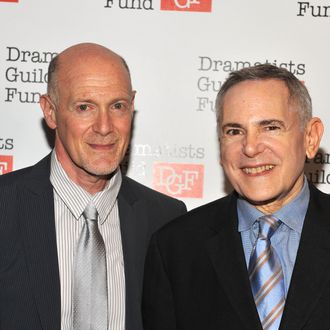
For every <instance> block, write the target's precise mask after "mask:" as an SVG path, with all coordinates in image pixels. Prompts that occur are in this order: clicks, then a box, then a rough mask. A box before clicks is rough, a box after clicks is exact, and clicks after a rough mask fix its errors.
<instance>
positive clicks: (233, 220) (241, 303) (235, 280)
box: [206, 195, 262, 330]
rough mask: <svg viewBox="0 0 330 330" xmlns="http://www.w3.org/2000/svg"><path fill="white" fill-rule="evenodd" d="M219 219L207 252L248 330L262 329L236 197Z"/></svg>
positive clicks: (208, 243) (222, 284) (216, 220)
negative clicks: (246, 258) (239, 222)
mask: <svg viewBox="0 0 330 330" xmlns="http://www.w3.org/2000/svg"><path fill="white" fill-rule="evenodd" d="M224 209H225V210H226V212H225V213H223V212H222V213H221V214H220V212H219V213H218V214H217V215H216V216H215V219H214V220H215V223H216V225H215V228H214V229H215V230H217V231H218V233H217V234H216V235H215V236H214V237H213V238H211V239H210V240H209V241H208V242H207V246H206V248H207V250H208V253H209V256H210V258H211V260H212V264H213V266H214V268H215V271H216V274H217V276H218V279H219V282H220V284H221V286H222V287H223V289H224V290H225V292H226V293H227V297H228V299H229V300H230V301H231V304H232V306H233V308H234V309H235V310H236V312H237V315H238V316H239V318H240V319H241V321H242V323H243V324H244V325H245V329H251V330H258V329H260V330H261V329H262V328H261V325H260V321H259V317H258V314H257V310H256V307H255V303H254V300H253V296H252V292H251V287H250V282H249V278H248V272H247V268H246V263H245V258H244V251H243V247H242V242H241V237H240V234H239V232H238V229H237V211H236V198H235V197H234V196H233V195H232V197H231V200H230V203H229V205H228V207H226V208H223V207H222V208H221V210H224Z"/></svg>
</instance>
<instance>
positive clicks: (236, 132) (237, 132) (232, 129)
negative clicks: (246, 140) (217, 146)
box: [225, 128, 243, 136]
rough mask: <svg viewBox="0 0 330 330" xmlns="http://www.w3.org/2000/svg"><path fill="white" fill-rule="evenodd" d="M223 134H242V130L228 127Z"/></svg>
mask: <svg viewBox="0 0 330 330" xmlns="http://www.w3.org/2000/svg"><path fill="white" fill-rule="evenodd" d="M225 134H226V135H231V136H233V135H241V134H243V132H242V131H241V130H240V129H238V128H230V129H228V130H226V132H225Z"/></svg>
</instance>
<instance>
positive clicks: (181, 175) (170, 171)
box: [153, 163, 204, 198]
mask: <svg viewBox="0 0 330 330" xmlns="http://www.w3.org/2000/svg"><path fill="white" fill-rule="evenodd" d="M203 183H204V165H199V164H174V163H155V164H154V180H153V188H154V189H156V190H158V191H160V192H162V193H164V194H166V195H169V196H173V197H183V198H185V197H192V198H202V197H203Z"/></svg>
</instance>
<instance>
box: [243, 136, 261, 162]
mask: <svg viewBox="0 0 330 330" xmlns="http://www.w3.org/2000/svg"><path fill="white" fill-rule="evenodd" d="M242 149H243V153H244V154H245V155H246V156H247V157H249V158H253V157H255V156H256V155H258V154H260V153H262V152H263V151H264V150H265V145H264V143H263V142H262V141H261V140H260V137H259V136H258V134H257V133H255V132H253V133H252V132H247V133H246V135H245V137H244V139H243V145H242Z"/></svg>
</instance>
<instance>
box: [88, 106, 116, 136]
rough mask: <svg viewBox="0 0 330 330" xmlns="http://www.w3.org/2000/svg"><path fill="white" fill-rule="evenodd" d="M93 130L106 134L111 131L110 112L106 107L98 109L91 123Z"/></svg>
mask: <svg viewBox="0 0 330 330" xmlns="http://www.w3.org/2000/svg"><path fill="white" fill-rule="evenodd" d="M93 130H94V132H96V133H98V134H100V135H103V136H106V135H108V134H109V133H111V132H112V131H113V122H112V118H111V114H110V112H109V111H107V110H106V109H99V111H98V113H97V116H95V119H94V123H93Z"/></svg>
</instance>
